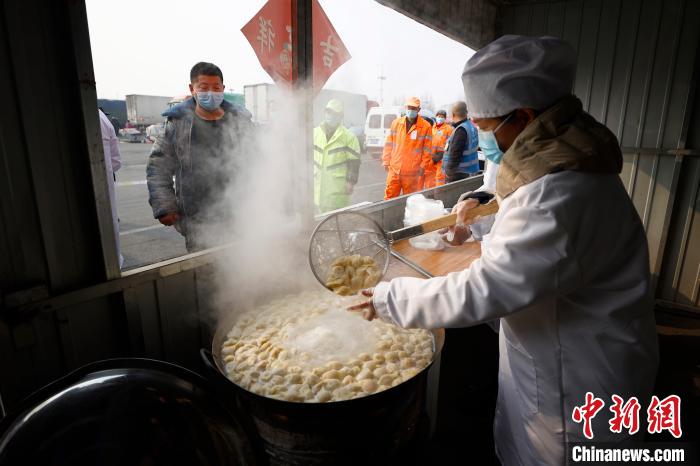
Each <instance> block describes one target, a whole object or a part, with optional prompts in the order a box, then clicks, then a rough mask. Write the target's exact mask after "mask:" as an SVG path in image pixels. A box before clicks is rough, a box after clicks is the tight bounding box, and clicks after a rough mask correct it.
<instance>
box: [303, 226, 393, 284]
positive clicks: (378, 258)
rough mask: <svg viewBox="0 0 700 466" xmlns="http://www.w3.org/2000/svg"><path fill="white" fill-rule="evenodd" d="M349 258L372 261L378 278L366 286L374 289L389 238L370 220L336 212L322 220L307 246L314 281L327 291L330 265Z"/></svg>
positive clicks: (385, 263) (383, 265)
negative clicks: (369, 259) (361, 258)
mask: <svg viewBox="0 0 700 466" xmlns="http://www.w3.org/2000/svg"><path fill="white" fill-rule="evenodd" d="M351 256H361V257H363V258H371V259H372V260H373V261H374V263H375V264H376V267H377V269H378V272H379V274H378V276H377V278H376V280H375V283H371V284H369V285H368V286H374V285H376V284H377V283H379V280H380V279H381V277H382V276H384V274H385V273H386V271H387V268H388V267H389V259H390V256H391V246H390V244H389V237H388V236H387V234H386V232H385V231H384V230H383V229H382V227H381V226H379V224H378V223H377V222H376V221H375V220H374V219H372V217H369V216H368V215H365V214H361V213H359V212H338V213H336V214H333V215H331V216H329V217H327V218H325V219H324V220H323V221H322V222H321V223H319V224H318V226H317V227H316V229H315V230H314V232H313V234H312V235H311V242H310V244H309V263H310V264H311V270H312V271H313V273H314V275H315V276H316V279H317V280H318V281H319V282H320V283H321V284H322V285H323V286H325V287H327V288H329V286H328V282H329V278H330V277H331V272H332V267H333V266H334V263H336V261H337V260H338V259H341V258H345V257H351ZM368 283H370V282H368ZM363 287H364V283H363Z"/></svg>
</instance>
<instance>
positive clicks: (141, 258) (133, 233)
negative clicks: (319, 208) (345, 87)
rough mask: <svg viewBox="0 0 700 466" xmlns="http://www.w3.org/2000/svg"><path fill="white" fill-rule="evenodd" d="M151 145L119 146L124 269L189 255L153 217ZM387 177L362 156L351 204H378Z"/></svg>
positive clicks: (169, 229) (173, 234) (170, 230)
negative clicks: (148, 175) (149, 166)
mask: <svg viewBox="0 0 700 466" xmlns="http://www.w3.org/2000/svg"><path fill="white" fill-rule="evenodd" d="M151 147H152V145H151V144H139V143H124V142H120V143H119V149H120V151H121V155H122V168H121V169H120V170H119V171H118V172H117V207H118V212H119V228H120V234H119V237H120V240H121V248H122V255H123V256H124V267H123V268H124V269H125V270H126V269H132V268H135V267H140V266H143V265H147V264H152V263H154V262H159V261H162V260H165V259H170V258H173V257H177V256H180V255H183V254H186V252H187V251H186V249H185V241H184V239H183V238H182V237H181V236H180V235H179V234H178V233H177V231H175V229H174V228H172V227H164V226H162V225H161V224H160V223H158V221H157V220H155V219H154V218H153V214H152V212H151V207H150V206H149V205H148V190H147V189H146V161H147V159H148V154H149V153H150V151H151ZM384 180H385V174H384V170H383V169H382V167H381V164H380V162H379V161H377V160H375V159H373V158H372V157H370V156H368V155H363V156H362V165H360V178H359V181H358V183H357V186H355V192H354V193H353V196H352V202H353V203H358V202H363V201H378V200H380V199H382V198H383V196H384Z"/></svg>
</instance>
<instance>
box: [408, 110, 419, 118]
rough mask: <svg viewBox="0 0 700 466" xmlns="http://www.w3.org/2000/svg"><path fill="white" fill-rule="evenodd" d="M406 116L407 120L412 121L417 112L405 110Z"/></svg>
mask: <svg viewBox="0 0 700 466" xmlns="http://www.w3.org/2000/svg"><path fill="white" fill-rule="evenodd" d="M406 116H407V117H408V119H409V120H413V119H414V118H415V117H417V116H418V110H406Z"/></svg>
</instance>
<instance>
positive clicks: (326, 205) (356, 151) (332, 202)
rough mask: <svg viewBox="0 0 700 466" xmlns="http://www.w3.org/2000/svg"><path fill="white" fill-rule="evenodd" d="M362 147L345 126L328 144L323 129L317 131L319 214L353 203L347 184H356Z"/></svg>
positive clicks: (317, 194)
mask: <svg viewBox="0 0 700 466" xmlns="http://www.w3.org/2000/svg"><path fill="white" fill-rule="evenodd" d="M359 167H360V143H359V142H358V141H357V137H355V135H354V134H352V133H351V132H350V131H349V130H348V129H347V128H345V127H344V126H343V125H340V126H338V128H337V129H336V130H335V133H333V136H331V138H330V140H326V132H325V131H324V130H323V128H322V127H321V126H318V127H316V128H314V204H315V205H316V209H318V211H319V212H327V211H329V210H335V209H340V208H342V207H345V206H347V205H348V204H349V203H350V195H349V194H348V192H347V191H348V187H347V186H348V183H350V184H351V185H354V184H355V183H357V176H358V171H359Z"/></svg>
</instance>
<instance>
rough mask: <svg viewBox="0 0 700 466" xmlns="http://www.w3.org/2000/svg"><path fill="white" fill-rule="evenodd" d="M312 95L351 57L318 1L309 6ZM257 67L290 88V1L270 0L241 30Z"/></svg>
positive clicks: (315, 0)
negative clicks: (310, 17) (256, 61)
mask: <svg viewBox="0 0 700 466" xmlns="http://www.w3.org/2000/svg"><path fill="white" fill-rule="evenodd" d="M311 8H312V18H313V23H312V26H311V29H312V31H311V36H312V40H313V85H314V92H318V91H320V90H321V88H322V87H323V85H324V84H325V83H326V81H328V78H330V76H331V75H332V74H333V72H335V70H337V69H338V68H339V67H340V65H342V64H343V63H345V62H346V61H348V60H349V59H350V53H349V52H348V49H347V48H346V47H345V44H343V42H342V41H341V40H340V36H338V33H337V32H336V30H335V28H334V27H333V25H332V24H331V22H330V20H329V19H328V16H326V12H325V11H323V8H321V5H320V4H319V3H318V0H313V2H312V7H311ZM241 32H243V35H245V37H246V39H248V42H250V45H251V46H252V47H253V50H254V51H255V54H256V55H257V56H258V60H259V61H260V65H262V67H263V69H264V70H265V71H267V73H268V74H269V75H270V77H271V78H272V79H273V80H274V81H275V82H276V83H278V84H280V83H284V84H291V83H292V80H293V73H292V43H293V42H292V0H269V1H268V2H267V3H266V4H265V6H263V7H262V8H261V9H260V11H258V12H257V13H256V14H255V16H253V18H252V19H251V20H250V21H248V23H247V24H246V25H245V26H243V28H242V29H241Z"/></svg>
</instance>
